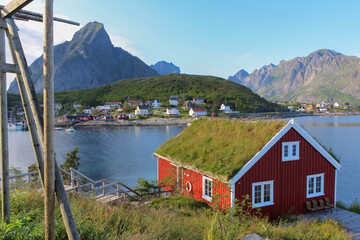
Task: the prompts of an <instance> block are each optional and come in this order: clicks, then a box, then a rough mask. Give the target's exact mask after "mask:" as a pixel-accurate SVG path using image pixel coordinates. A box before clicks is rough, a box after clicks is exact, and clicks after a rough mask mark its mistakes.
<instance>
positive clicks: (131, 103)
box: [127, 100, 142, 106]
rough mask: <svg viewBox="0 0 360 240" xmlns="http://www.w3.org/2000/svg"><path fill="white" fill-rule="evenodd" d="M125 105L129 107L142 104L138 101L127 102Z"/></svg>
mask: <svg viewBox="0 0 360 240" xmlns="http://www.w3.org/2000/svg"><path fill="white" fill-rule="evenodd" d="M127 104H128V105H130V106H137V105H142V102H141V101H140V100H128V101H127Z"/></svg>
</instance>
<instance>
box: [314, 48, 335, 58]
mask: <svg viewBox="0 0 360 240" xmlns="http://www.w3.org/2000/svg"><path fill="white" fill-rule="evenodd" d="M315 54H317V55H319V56H320V57H322V56H324V55H326V56H332V57H335V56H338V55H342V54H341V53H338V52H336V51H334V50H330V49H319V50H317V51H315V52H312V53H310V54H309V56H312V55H315Z"/></svg>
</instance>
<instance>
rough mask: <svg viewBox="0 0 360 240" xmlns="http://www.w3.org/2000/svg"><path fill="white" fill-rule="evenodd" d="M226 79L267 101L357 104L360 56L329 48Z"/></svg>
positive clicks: (242, 72) (241, 71)
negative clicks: (247, 88)
mask: <svg viewBox="0 0 360 240" xmlns="http://www.w3.org/2000/svg"><path fill="white" fill-rule="evenodd" d="M228 80H231V81H234V82H236V83H239V84H242V85H245V86H247V87H249V88H250V89H251V90H253V91H254V92H255V93H257V94H259V95H260V96H262V97H265V98H266V99H269V100H282V101H284V100H287V101H290V100H291V101H299V102H320V101H326V100H330V101H340V102H350V103H352V104H360V58H358V57H354V56H345V55H343V54H341V53H338V52H335V51H333V50H328V49H321V50H318V51H315V52H312V53H310V54H309V55H308V56H306V57H296V58H294V59H291V60H288V61H284V60H283V61H281V62H280V63H279V64H278V65H274V64H270V65H266V66H263V67H262V68H260V69H259V70H255V71H254V72H253V73H251V74H249V73H247V72H246V71H245V70H240V71H239V72H237V73H236V74H235V75H234V76H230V77H229V78H228Z"/></svg>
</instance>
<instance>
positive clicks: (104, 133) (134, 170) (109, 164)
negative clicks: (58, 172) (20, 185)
mask: <svg viewBox="0 0 360 240" xmlns="http://www.w3.org/2000/svg"><path fill="white" fill-rule="evenodd" d="M183 128H184V127H181V126H160V127H159V126H158V127H121V128H98V129H77V130H76V132H73V133H71V132H65V131H55V132H54V133H55V134H54V137H55V151H56V159H57V161H58V163H59V164H61V163H63V162H64V159H65V156H66V153H68V152H69V151H71V150H72V149H73V148H74V147H75V146H78V148H79V157H80V168H79V170H80V171H81V172H83V173H85V174H86V175H87V176H89V177H90V178H92V179H95V180H99V179H103V178H106V179H108V180H111V181H121V182H123V183H125V184H128V185H130V186H135V185H136V181H137V179H138V178H139V177H143V178H145V179H151V180H152V179H156V177H157V161H156V159H155V158H153V157H152V154H153V153H154V151H155V150H156V149H157V148H158V147H159V146H160V145H161V143H163V142H165V141H166V140H167V139H168V138H170V137H172V136H174V135H177V134H179V133H180V132H181V131H182V130H183ZM9 148H10V149H9V151H10V153H9V154H10V165H11V166H13V167H20V168H21V169H22V170H23V171H27V167H28V166H29V165H31V164H33V163H35V156H34V153H33V149H32V145H31V141H30V136H29V132H21V131H10V132H9Z"/></svg>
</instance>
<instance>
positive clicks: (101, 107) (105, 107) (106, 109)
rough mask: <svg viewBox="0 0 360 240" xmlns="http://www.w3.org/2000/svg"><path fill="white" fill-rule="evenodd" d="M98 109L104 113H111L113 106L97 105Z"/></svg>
mask: <svg viewBox="0 0 360 240" xmlns="http://www.w3.org/2000/svg"><path fill="white" fill-rule="evenodd" d="M96 109H97V110H99V112H101V113H102V114H104V115H108V114H110V110H111V107H109V106H96Z"/></svg>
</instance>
